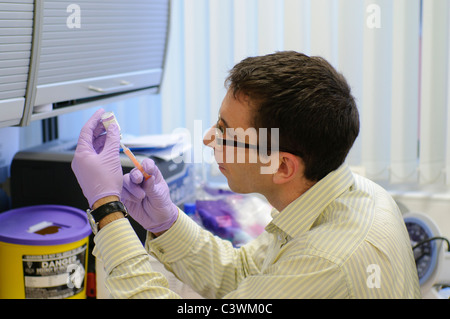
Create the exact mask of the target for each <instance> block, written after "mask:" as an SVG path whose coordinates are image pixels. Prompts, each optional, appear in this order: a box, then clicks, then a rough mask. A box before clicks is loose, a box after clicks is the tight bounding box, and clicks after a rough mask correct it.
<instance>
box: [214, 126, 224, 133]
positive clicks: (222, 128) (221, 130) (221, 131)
mask: <svg viewBox="0 0 450 319" xmlns="http://www.w3.org/2000/svg"><path fill="white" fill-rule="evenodd" d="M216 128H217V129H218V130H219V131H220V133H222V134H223V133H225V128H224V127H223V126H221V125H219V124H216Z"/></svg>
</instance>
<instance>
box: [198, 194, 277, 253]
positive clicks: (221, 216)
mask: <svg viewBox="0 0 450 319" xmlns="http://www.w3.org/2000/svg"><path fill="white" fill-rule="evenodd" d="M271 210H272V206H271V205H270V204H268V203H267V201H266V200H265V199H262V198H261V197H259V196H258V195H256V194H236V193H234V192H231V191H229V190H224V189H216V188H211V187H207V186H203V187H202V189H201V191H200V192H198V193H197V200H196V202H195V213H194V214H192V208H191V213H190V214H191V217H193V218H197V220H198V222H199V224H201V225H202V226H203V227H204V228H205V229H207V230H209V231H210V232H212V233H213V234H214V235H217V236H219V237H221V238H223V239H226V240H229V241H231V243H232V244H233V246H235V247H240V246H242V245H244V244H246V243H247V242H249V241H251V240H252V239H254V238H256V237H257V236H258V235H259V234H261V233H262V232H263V231H264V228H265V226H266V225H267V224H268V223H269V222H270V220H271V217H270V212H271Z"/></svg>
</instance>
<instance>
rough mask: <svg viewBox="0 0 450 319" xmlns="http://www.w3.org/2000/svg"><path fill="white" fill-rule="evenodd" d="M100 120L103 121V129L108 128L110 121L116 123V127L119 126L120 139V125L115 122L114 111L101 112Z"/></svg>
mask: <svg viewBox="0 0 450 319" xmlns="http://www.w3.org/2000/svg"><path fill="white" fill-rule="evenodd" d="M101 121H102V123H103V126H104V127H105V130H108V127H109V125H110V124H111V123H116V125H117V127H118V128H119V132H120V139H122V131H121V130H120V125H119V122H117V119H116V116H115V115H114V112H105V113H103V115H102V118H101Z"/></svg>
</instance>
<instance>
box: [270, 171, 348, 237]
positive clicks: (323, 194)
mask: <svg viewBox="0 0 450 319" xmlns="http://www.w3.org/2000/svg"><path fill="white" fill-rule="evenodd" d="M353 184H354V177H353V173H352V172H351V170H350V168H349V167H348V165H347V164H343V165H341V166H340V167H339V168H338V169H337V170H335V171H333V172H331V173H329V174H328V175H327V176H325V177H324V178H323V179H321V180H320V181H318V182H317V183H316V184H315V185H314V186H313V187H311V188H310V189H309V190H308V191H307V192H305V193H304V194H302V195H301V196H300V197H298V198H297V199H296V200H294V201H293V202H292V203H290V204H289V205H288V206H287V207H286V208H285V209H283V210H282V211H281V212H278V211H276V210H273V211H272V218H273V219H272V221H271V222H270V223H269V224H268V225H267V227H266V230H267V231H268V232H272V231H273V230H274V227H277V228H279V229H281V230H282V231H284V232H286V233H287V234H288V235H289V236H291V237H296V236H299V235H301V234H303V233H304V232H306V231H308V230H309V229H310V228H311V226H312V224H313V223H314V221H315V220H316V219H317V218H318V217H319V215H320V214H321V213H322V212H323V211H324V209H325V208H326V207H327V206H328V205H329V204H330V203H331V202H332V201H333V200H335V199H336V198H337V197H339V196H340V195H341V194H342V193H344V192H345V191H346V190H348V189H349V187H350V186H352V185H353Z"/></svg>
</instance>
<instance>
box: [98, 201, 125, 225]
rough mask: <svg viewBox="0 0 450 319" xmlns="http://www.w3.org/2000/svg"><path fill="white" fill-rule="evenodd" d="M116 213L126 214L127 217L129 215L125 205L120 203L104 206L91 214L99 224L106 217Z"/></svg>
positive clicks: (110, 203)
mask: <svg viewBox="0 0 450 319" xmlns="http://www.w3.org/2000/svg"><path fill="white" fill-rule="evenodd" d="M115 212H122V213H124V215H125V217H126V216H127V215H128V212H127V209H126V207H125V205H124V204H123V203H122V202H119V201H115V202H109V203H106V204H103V205H101V206H99V207H97V208H96V209H94V210H92V211H91V212H90V213H91V215H92V217H93V218H94V220H95V222H97V223H98V222H99V221H100V220H102V219H103V218H104V217H106V216H108V215H109V214H112V213H115Z"/></svg>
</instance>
